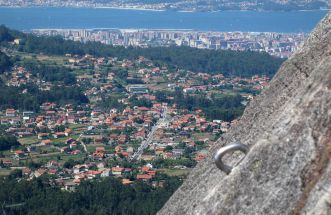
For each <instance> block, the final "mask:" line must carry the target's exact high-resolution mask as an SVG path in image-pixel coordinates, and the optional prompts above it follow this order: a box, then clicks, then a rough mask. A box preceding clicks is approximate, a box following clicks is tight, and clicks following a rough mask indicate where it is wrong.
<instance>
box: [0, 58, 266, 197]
mask: <svg viewBox="0 0 331 215" xmlns="http://www.w3.org/2000/svg"><path fill="white" fill-rule="evenodd" d="M15 54H16V55H20V56H19V57H20V58H21V59H23V60H25V61H28V60H35V61H38V60H43V61H44V62H48V61H49V62H50V63H53V64H54V62H57V63H59V64H63V65H65V67H67V68H70V69H72V70H73V73H75V76H73V77H74V79H75V80H71V81H72V82H70V81H68V83H69V84H71V85H72V86H71V87H74V88H77V89H78V88H79V89H83V94H84V96H86V97H87V98H88V102H81V103H75V102H74V101H73V102H72V103H68V102H62V100H60V99H58V101H57V100H56V99H53V101H45V102H43V103H42V104H41V105H39V106H38V107H37V108H36V109H35V110H31V109H19V108H16V109H15V108H13V107H9V106H8V107H5V108H3V109H2V110H1V111H0V123H1V129H3V130H4V132H5V133H6V134H10V135H12V136H15V137H16V138H17V139H18V141H19V144H18V145H16V146H11V147H10V148H8V149H6V150H3V151H0V174H1V175H6V174H10V172H13V171H15V170H21V171H22V175H23V176H22V177H24V178H25V179H26V180H31V179H33V178H38V177H41V176H45V175H48V176H49V177H50V178H52V180H53V181H54V184H56V185H57V186H59V187H61V188H62V189H64V190H69V191H74V190H75V189H76V187H77V186H78V185H79V184H80V183H81V182H82V181H85V180H98V179H100V178H103V177H115V178H119V179H120V180H121V182H122V183H123V184H132V183H135V182H136V181H146V182H148V183H151V184H152V185H153V186H155V187H160V186H161V187H162V186H163V183H164V176H165V175H168V176H179V177H185V176H186V175H187V174H188V173H189V171H190V169H191V168H192V167H194V166H195V164H196V163H197V162H199V161H201V160H203V159H205V157H206V154H207V150H208V147H209V145H210V144H211V143H213V142H214V141H216V140H217V139H218V138H219V137H220V136H221V135H222V134H223V133H226V132H227V130H228V129H229V128H230V127H231V126H233V125H235V124H236V123H238V121H239V120H240V115H241V114H242V111H243V109H244V107H245V106H246V105H247V103H248V102H250V101H251V100H252V99H254V96H255V95H256V94H258V93H259V92H260V90H261V89H263V88H265V87H268V82H269V77H266V76H257V75H256V76H253V77H248V78H243V77H224V76H223V75H222V74H220V73H218V74H211V73H204V72H203V71H201V72H199V73H193V72H190V71H186V70H181V69H178V68H170V67H167V66H166V65H158V64H157V63H155V62H152V61H151V60H149V59H146V58H144V57H139V58H138V59H135V60H128V59H118V58H112V57H107V58H98V57H95V56H92V55H85V56H78V55H71V54H66V55H65V56H61V57H56V58H55V57H53V58H51V57H48V56H44V55H42V54H40V55H31V54H26V53H19V52H17V53H15ZM29 65H30V64H28V63H26V64H17V65H14V66H13V67H12V69H11V71H10V72H5V73H4V74H3V79H4V80H5V85H6V86H8V87H16V88H20V87H23V89H22V92H21V93H22V94H28V93H29V92H31V91H32V90H33V89H30V88H25V86H28V85H29V84H33V85H34V86H37V88H38V90H40V92H46V93H47V92H49V91H50V90H51V89H53V88H54V87H60V88H61V87H63V88H64V86H63V83H62V82H61V80H60V81H50V79H49V80H48V79H47V78H41V76H40V75H36V74H35V71H34V70H35V69H34V67H32V66H29ZM38 74H39V73H38ZM64 82H65V81H64ZM8 96H10V95H8ZM68 96H69V95H68ZM28 105H29V104H26V106H28ZM23 107H24V104H23Z"/></svg>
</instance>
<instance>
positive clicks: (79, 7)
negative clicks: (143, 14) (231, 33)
mask: <svg viewBox="0 0 331 215" xmlns="http://www.w3.org/2000/svg"><path fill="white" fill-rule="evenodd" d="M0 8H8V9H10V8H17V9H24V8H72V9H116V10H136V11H155V12H165V11H174V12H179V13H196V12H199V13H204V12H205V13H216V12H225V11H241V12H242V11H251V12H295V11H298V12H310V11H331V8H322V9H311V10H305V9H300V10H263V9H238V10H234V9H223V10H220V9H217V10H212V9H211V10H201V9H199V8H197V9H184V8H171V9H168V8H161V9H154V8H149V7H141V6H134V5H133V6H77V5H70V6H57V5H54V6H52V5H30V6H28V5H27V6H2V5H0Z"/></svg>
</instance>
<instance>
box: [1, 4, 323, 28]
mask: <svg viewBox="0 0 331 215" xmlns="http://www.w3.org/2000/svg"><path fill="white" fill-rule="evenodd" d="M326 13H327V11H292V12H257V11H219V12H204V13H202V12H175V11H146V10H124V9H109V8H98V9H93V8H0V24H5V25H7V26H9V27H11V28H15V29H19V30H31V29H36V28H121V29H128V28H132V29H139V28H144V29H192V30H197V31H251V32H263V31H269V32H310V31H311V30H312V29H313V28H314V26H315V25H316V24H317V23H318V22H319V20H320V19H322V18H323V17H324V16H325V15H326Z"/></svg>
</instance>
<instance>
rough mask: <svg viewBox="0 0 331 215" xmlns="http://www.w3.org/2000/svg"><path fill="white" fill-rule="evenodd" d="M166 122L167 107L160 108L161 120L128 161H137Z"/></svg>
mask: <svg viewBox="0 0 331 215" xmlns="http://www.w3.org/2000/svg"><path fill="white" fill-rule="evenodd" d="M166 123H168V122H167V107H163V108H162V113H161V118H160V119H159V120H158V121H157V123H156V124H155V125H154V126H153V128H152V130H151V131H150V132H149V134H148V135H147V138H146V139H145V140H144V141H143V142H142V143H141V145H140V147H139V148H138V150H137V151H136V152H135V153H134V154H133V155H132V156H131V157H130V159H129V160H130V161H135V160H139V159H140V157H141V155H142V154H143V152H144V150H145V149H146V148H147V147H148V145H149V144H151V143H152V140H153V137H154V134H155V132H156V131H157V130H158V129H159V128H160V127H161V126H163V125H164V124H166Z"/></svg>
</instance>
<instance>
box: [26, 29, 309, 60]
mask: <svg viewBox="0 0 331 215" xmlns="http://www.w3.org/2000/svg"><path fill="white" fill-rule="evenodd" d="M32 32H33V33H34V34H37V35H48V36H54V35H61V36H62V37H64V38H65V39H70V40H74V41H81V42H87V41H97V42H101V43H105V44H110V45H114V46H125V47H127V46H138V47H150V46H189V47H194V48H200V49H215V50H218V49H224V50H228V49H230V50H239V51H243V50H252V51H259V52H262V51H263V52H267V53H269V54H271V55H274V56H278V57H282V58H284V57H289V56H290V55H291V54H292V53H293V52H294V51H295V50H296V49H297V48H298V47H299V46H300V45H301V44H302V43H303V41H304V39H305V37H306V34H304V33H273V32H196V31H184V30H143V29H140V30H133V29H131V30H125V29H35V30H33V31H32Z"/></svg>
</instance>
